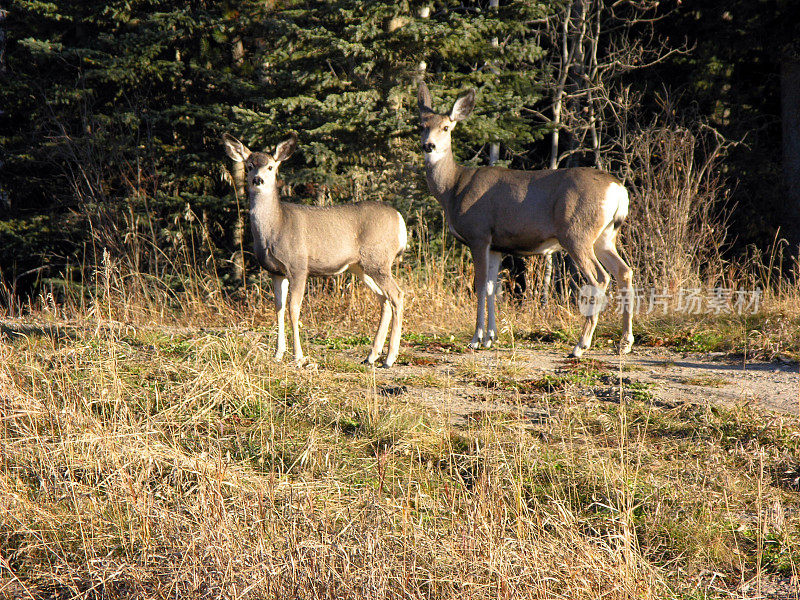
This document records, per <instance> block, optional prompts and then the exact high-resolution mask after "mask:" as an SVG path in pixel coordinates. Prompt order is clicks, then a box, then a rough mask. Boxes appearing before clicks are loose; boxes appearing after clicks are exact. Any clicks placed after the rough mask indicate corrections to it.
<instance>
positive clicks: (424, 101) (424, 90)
mask: <svg viewBox="0 0 800 600" xmlns="http://www.w3.org/2000/svg"><path fill="white" fill-rule="evenodd" d="M417 105H418V106H419V114H421V115H424V114H426V113H432V112H433V108H432V105H433V102H432V101H431V92H430V90H428V85H427V84H426V83H425V82H424V81H421V82H420V84H419V90H417Z"/></svg>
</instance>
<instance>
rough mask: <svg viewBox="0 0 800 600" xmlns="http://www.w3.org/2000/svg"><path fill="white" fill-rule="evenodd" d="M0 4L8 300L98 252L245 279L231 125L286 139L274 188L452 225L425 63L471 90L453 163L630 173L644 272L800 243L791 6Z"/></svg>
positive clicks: (632, 1)
mask: <svg viewBox="0 0 800 600" xmlns="http://www.w3.org/2000/svg"><path fill="white" fill-rule="evenodd" d="M0 4H2V5H3V6H2V8H1V9H0V19H1V20H0V28H1V29H2V32H1V33H0V52H1V53H2V54H1V55H0V70H1V71H0V110H1V111H2V112H0V201H1V202H0V271H2V273H1V277H2V282H3V287H4V289H5V290H6V293H7V294H25V293H28V292H31V291H37V290H40V289H41V288H42V286H43V285H48V286H51V287H52V286H56V287H58V286H69V285H80V284H81V282H82V281H84V280H85V279H86V277H87V274H90V273H92V272H93V270H94V269H95V268H96V267H97V265H98V264H99V263H100V262H101V261H102V256H103V253H104V252H105V253H106V256H108V255H112V256H114V257H117V258H119V259H120V260H123V259H124V260H125V261H127V263H128V266H129V267H130V268H131V269H134V270H137V271H139V272H146V273H152V274H154V275H156V276H166V274H167V273H168V269H167V268H166V267H165V265H172V264H174V262H175V261H176V260H182V261H187V262H190V263H192V264H193V265H194V266H195V267H196V268H198V269H201V270H202V269H206V270H209V271H213V273H214V275H215V276H216V277H218V278H219V280H220V281H221V282H222V283H223V285H224V287H226V288H227V289H231V290H235V289H236V288H237V286H239V285H240V283H241V282H242V281H243V280H245V279H246V277H247V276H248V273H254V272H255V271H256V269H255V268H254V263H253V262H252V261H251V260H249V259H248V258H247V255H248V248H249V244H250V242H249V234H248V233H247V228H246V204H247V201H246V198H245V197H244V195H243V189H242V182H241V174H240V173H237V172H235V171H234V170H233V165H231V164H230V162H229V161H228V160H227V159H226V158H225V156H224V153H223V149H222V145H221V143H220V137H221V135H222V133H223V132H226V131H227V132H230V133H232V134H233V135H235V136H237V137H239V138H240V139H242V140H243V141H245V143H247V144H248V145H250V147H252V148H255V149H263V148H273V147H274V145H275V144H276V143H277V142H278V141H280V140H281V139H283V138H284V136H286V135H287V134H288V133H289V132H291V131H294V132H297V133H298V135H299V137H300V147H299V152H298V153H297V154H296V155H295V156H294V157H292V159H291V160H290V161H288V162H287V163H286V164H285V165H283V167H282V178H283V180H284V190H283V194H284V195H285V197H286V199H289V200H294V201H298V202H308V203H317V204H326V203H337V202H350V201H353V200H363V199H379V200H383V201H386V202H390V203H392V204H393V205H394V206H395V207H397V208H398V209H399V210H400V211H401V212H402V213H403V214H404V215H405V216H406V218H407V221H408V223H409V225H410V226H411V227H412V228H414V229H415V230H417V235H421V234H420V230H423V229H424V231H425V232H426V234H427V235H429V236H430V238H431V239H432V240H436V239H441V237H442V236H441V235H439V232H441V228H442V216H441V211H440V209H439V207H438V205H437V204H436V202H435V201H434V200H433V199H432V198H431V197H430V196H429V194H428V192H427V188H426V185H425V181H424V178H423V176H422V173H421V166H422V158H421V156H420V152H419V149H418V133H417V113H416V99H415V94H416V87H417V83H418V81H419V80H420V79H422V78H424V79H425V80H426V81H428V82H429V85H430V86H431V89H432V91H433V94H434V101H435V102H436V103H437V106H438V107H439V108H441V109H442V110H444V109H449V106H450V102H452V100H453V99H454V98H455V96H456V95H457V93H458V92H459V91H461V90H462V89H464V88H467V87H474V88H476V89H477V91H478V103H477V107H478V108H477V110H476V113H475V114H474V115H473V116H472V117H471V118H470V119H469V120H468V121H466V122H465V123H464V124H463V126H462V127H459V129H458V131H457V133H456V138H457V139H456V142H455V147H456V151H457V154H458V158H459V160H461V161H462V162H465V163H473V164H489V163H496V164H501V165H508V166H511V167H514V168H525V169H530V168H553V167H564V166H575V165H591V166H598V167H601V168H604V169H607V170H610V171H611V172H613V173H615V174H617V175H618V176H620V177H622V178H623V179H624V180H625V183H626V185H628V187H629V189H631V191H632V197H633V204H634V210H633V213H632V216H631V225H630V227H629V228H628V231H627V233H626V234H625V235H626V239H627V243H628V244H629V249H628V252H629V254H634V255H636V256H635V257H634V258H635V259H634V261H633V262H634V263H635V264H636V265H637V268H638V270H639V271H640V278H641V277H643V276H645V275H643V274H642V273H641V271H642V270H645V269H653V268H654V267H652V265H653V264H656V265H658V264H661V267H655V269H656V270H655V271H653V272H652V273H649V274H647V276H648V277H650V278H651V279H652V280H656V279H658V278H659V277H662V276H663V275H664V274H667V275H668V274H669V271H670V268H671V267H670V265H673V266H674V265H675V264H676V263H679V262H680V261H681V260H684V261H686V262H687V265H686V267H685V268H686V269H688V270H692V269H695V270H697V269H702V265H703V261H704V260H706V259H705V258H704V257H705V256H706V254H705V253H706V251H707V250H709V249H710V248H712V247H713V249H714V251H715V252H716V253H717V254H718V255H719V256H720V257H722V260H734V259H735V258H736V257H737V256H741V255H744V254H746V253H748V252H752V251H753V249H755V251H761V252H768V251H769V249H770V248H771V247H772V248H774V245H775V244H776V240H778V239H780V238H784V237H785V238H786V239H787V240H788V244H789V245H788V248H789V249H790V250H791V248H796V246H795V244H796V243H797V241H798V237H797V233H798V215H799V214H800V200H798V193H797V188H798V187H800V169H798V166H797V164H798V163H797V161H798V160H800V133H798V130H797V128H800V118H799V117H798V114H799V113H800V77H799V76H798V73H800V67H798V66H797V65H798V52H797V47H796V45H793V44H795V40H796V39H798V38H800V31H798V29H799V28H800V26H799V24H800V3H798V2H797V1H794V0H704V1H701V0H683V1H681V0H676V1H672V2H655V1H649V0H621V1H619V2H614V3H611V2H608V3H605V2H600V1H597V0H559V1H552V2H533V1H531V2H516V1H502V0H501V1H499V2H497V1H496V0H484V1H474V2H466V1H465V2H454V1H450V0H441V1H433V2H430V1H422V0H420V1H416V0H415V1H411V2H408V1H401V2H388V1H378V0H376V1H367V2H354V1H344V0H334V1H330V2H307V1H306V2H301V1H291V0H286V1H270V0H260V1H258V2H255V1H249V0H244V1H242V2H227V1H213V0H191V1H189V2H186V1H184V2H177V1H174V0H115V1H97V0H53V1H43V0H12V1H6V2H3V3H0ZM782 97H783V103H782V100H781V99H782ZM793 144H794V146H793ZM793 182H794V183H797V185H793ZM637 207H638V208H637ZM684 221H685V223H684V224H683V225H681V226H680V227H683V228H684V229H685V231H683V230H680V227H678V225H679V224H680V223H682V222H684ZM671 228H677V229H676V231H675V232H673V233H670V235H667V234H666V233H665V232H667V231H668V230H670V229H671ZM661 238H663V239H661ZM655 239H661V241H660V244H661V245H660V246H659V245H658V244H656V243H655V242H654V241H653V240H655ZM684 246H685V247H684ZM681 247H682V248H681ZM676 248H681V250H680V252H681V253H682V254H681V256H683V258H681V257H680V256H672V255H670V254H669V253H671V252H672V253H675V252H677V250H676ZM790 253H791V252H788V253H787V254H790ZM659 268H660V271H659V270H658V269H659ZM681 276H682V277H683V276H685V275H681ZM170 283H171V284H174V285H176V286H180V285H181V282H180V281H174V282H170Z"/></svg>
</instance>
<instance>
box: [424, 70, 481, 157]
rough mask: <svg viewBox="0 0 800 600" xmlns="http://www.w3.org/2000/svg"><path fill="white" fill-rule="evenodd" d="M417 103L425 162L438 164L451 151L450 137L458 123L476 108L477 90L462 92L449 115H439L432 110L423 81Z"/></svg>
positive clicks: (429, 96) (428, 92) (429, 95)
mask: <svg viewBox="0 0 800 600" xmlns="http://www.w3.org/2000/svg"><path fill="white" fill-rule="evenodd" d="M417 102H418V104H419V118H420V124H421V126H422V150H423V152H425V160H426V161H427V162H431V163H436V162H438V161H439V159H441V158H442V157H443V156H444V155H445V154H447V153H448V152H449V151H450V146H451V141H450V136H451V135H452V133H453V129H454V128H455V126H456V123H458V122H459V121H463V120H464V119H466V118H467V117H468V116H469V114H470V113H471V112H472V109H473V108H475V90H467V91H465V92H462V93H461V94H460V95H459V96H458V98H457V99H456V101H455V102H454V103H453V108H452V109H451V110H450V113H449V114H438V113H436V112H435V111H434V110H433V108H432V104H433V103H432V102H431V93H430V91H429V90H428V86H427V85H425V82H424V81H423V82H422V83H420V84H419V91H418V92H417Z"/></svg>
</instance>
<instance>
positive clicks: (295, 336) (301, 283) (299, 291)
mask: <svg viewBox="0 0 800 600" xmlns="http://www.w3.org/2000/svg"><path fill="white" fill-rule="evenodd" d="M307 277H308V274H307V273H297V274H292V277H291V278H290V279H289V320H290V321H291V322H292V344H293V346H294V361H295V363H297V364H298V365H302V364H303V348H302V347H301V346H300V306H301V305H302V304H303V294H304V293H305V289H306V278H307Z"/></svg>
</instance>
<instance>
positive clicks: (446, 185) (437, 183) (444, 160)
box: [425, 150, 464, 215]
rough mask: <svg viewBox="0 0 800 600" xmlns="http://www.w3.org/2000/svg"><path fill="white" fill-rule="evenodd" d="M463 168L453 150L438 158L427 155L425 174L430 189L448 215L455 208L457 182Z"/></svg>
mask: <svg viewBox="0 0 800 600" xmlns="http://www.w3.org/2000/svg"><path fill="white" fill-rule="evenodd" d="M463 170H464V167H462V166H461V165H459V164H458V163H456V160H455V158H454V157H453V151H452V150H448V151H447V152H445V153H444V154H443V155H442V156H440V157H438V158H435V157H431V156H430V155H426V157H425V175H426V177H427V179H428V189H429V190H430V191H431V194H433V195H434V197H435V198H436V199H437V200H438V201H439V204H441V205H442V208H443V209H444V211H445V213H447V214H448V215H449V214H451V213H452V211H453V209H454V207H453V203H454V202H455V196H456V194H455V190H456V184H457V183H458V178H459V176H460V175H461V172H462V171H463Z"/></svg>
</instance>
